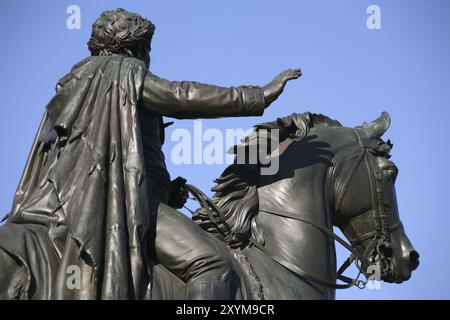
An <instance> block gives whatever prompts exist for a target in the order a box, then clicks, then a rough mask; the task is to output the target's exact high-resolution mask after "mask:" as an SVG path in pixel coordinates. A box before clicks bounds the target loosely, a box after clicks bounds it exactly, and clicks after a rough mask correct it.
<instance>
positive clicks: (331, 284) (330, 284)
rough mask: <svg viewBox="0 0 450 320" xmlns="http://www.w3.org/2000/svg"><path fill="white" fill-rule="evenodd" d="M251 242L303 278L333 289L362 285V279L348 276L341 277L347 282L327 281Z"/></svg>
mask: <svg viewBox="0 0 450 320" xmlns="http://www.w3.org/2000/svg"><path fill="white" fill-rule="evenodd" d="M250 242H251V243H252V244H253V245H254V246H255V247H257V248H258V249H259V250H261V251H262V252H263V253H265V254H266V255H267V256H269V257H271V258H272V259H273V260H274V261H275V262H277V263H278V264H280V265H281V266H283V267H285V268H286V269H288V270H290V271H292V272H293V273H295V274H297V275H299V276H301V277H302V278H305V279H306V280H309V281H311V282H314V283H316V284H319V285H321V286H324V287H328V288H332V289H348V288H350V287H352V286H355V285H356V286H358V287H359V286H360V281H361V280H358V279H350V278H348V277H342V278H340V279H339V280H342V281H344V282H347V283H346V284H338V283H334V282H330V281H326V280H323V279H320V278H318V277H316V276H314V275H312V274H311V273H309V272H308V271H306V270H303V269H302V268H300V267H299V266H297V265H296V264H293V263H291V262H289V261H287V260H286V259H283V258H281V257H279V256H278V255H277V254H275V253H273V252H269V251H268V250H267V249H266V248H265V247H263V246H262V245H260V244H259V243H258V242H256V241H253V240H252V239H250ZM362 282H363V281H362Z"/></svg>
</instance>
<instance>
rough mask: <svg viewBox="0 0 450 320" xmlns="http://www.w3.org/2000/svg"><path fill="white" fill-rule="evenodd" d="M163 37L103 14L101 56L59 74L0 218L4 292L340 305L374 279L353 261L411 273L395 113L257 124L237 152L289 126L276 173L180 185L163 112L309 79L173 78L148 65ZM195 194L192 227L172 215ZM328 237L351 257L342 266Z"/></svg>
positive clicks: (134, 19)
mask: <svg viewBox="0 0 450 320" xmlns="http://www.w3.org/2000/svg"><path fill="white" fill-rule="evenodd" d="M153 32H154V26H153V24H152V23H151V22H150V21H148V20H146V19H144V18H142V17H141V16H139V15H137V14H134V13H130V12H127V11H125V10H123V9H117V10H114V11H108V12H104V13H103V14H102V15H101V16H100V18H99V19H98V20H97V21H96V22H95V23H94V25H93V30H92V36H91V39H90V41H89V43H88V46H89V49H90V51H91V54H92V56H91V57H88V58H87V59H85V60H83V61H81V62H79V63H78V64H76V65H75V66H74V67H73V68H72V70H71V72H70V73H69V74H67V75H66V76H64V77H63V78H62V79H61V80H60V81H59V82H58V84H57V87H56V94H55V96H54V97H53V98H52V100H51V101H50V102H49V104H48V105H47V109H46V112H45V114H44V117H43V120H42V122H41V125H40V127H39V130H38V133H37V135H36V138H35V141H34V143H33V146H32V150H31V152H30V155H29V158H28V161H27V164H26V167H25V170H24V173H23V175H22V178H21V181H20V183H19V186H18V188H17V191H16V194H15V197H14V202H13V207H12V210H11V212H10V213H9V214H8V215H7V216H6V217H5V219H6V223H5V224H4V225H2V226H0V274H2V277H1V278H0V298H1V299H324V298H325V299H329V298H334V289H335V288H340V287H349V286H352V285H364V282H363V281H362V280H359V279H350V278H347V277H345V276H343V274H342V273H343V270H344V269H345V267H346V266H347V265H348V264H349V263H351V262H353V261H355V262H356V263H357V264H358V266H359V270H360V271H361V273H363V274H364V275H366V276H368V272H367V270H368V267H370V266H372V265H374V266H376V267H377V270H380V275H381V277H382V279H383V280H385V281H389V282H401V281H403V280H407V279H408V278H409V277H410V275H411V271H412V270H414V269H415V268H416V267H417V266H418V253H417V252H416V251H415V250H414V249H413V248H412V246H411V244H410V242H409V240H408V238H407V237H406V235H405V233H404V230H403V227H402V225H401V222H400V219H399V216H398V211H397V205H396V197H395V189H394V182H395V176H396V172H397V169H396V167H395V165H394V164H393V163H392V162H390V161H389V160H388V158H389V152H390V149H391V146H392V145H391V144H390V142H389V141H388V142H384V141H383V140H381V135H382V134H383V133H384V132H385V131H386V130H387V128H388V126H389V117H388V115H387V114H383V116H382V117H381V118H380V119H378V120H376V121H374V122H372V123H370V124H368V125H364V126H362V127H358V128H354V129H353V128H344V127H342V126H341V125H340V124H339V123H338V122H337V121H333V120H331V119H329V118H327V117H325V116H321V115H315V114H310V113H304V114H293V115H291V116H289V117H285V118H281V119H278V120H277V121H274V122H270V123H264V124H261V125H257V126H256V129H255V131H254V133H253V134H251V135H250V136H249V137H247V139H246V140H245V142H244V143H243V144H242V145H238V146H236V147H235V149H234V150H233V152H237V150H239V149H240V148H241V149H243V150H244V152H245V151H246V150H247V149H249V147H250V146H252V145H257V146H259V147H266V145H264V144H265V143H267V142H268V141H269V140H270V139H272V138H273V137H274V136H275V132H279V133H280V135H279V138H280V145H279V148H278V150H275V151H274V150H272V151H273V152H272V153H271V154H270V157H277V158H278V159H279V162H280V170H279V171H278V173H277V174H275V175H270V176H269V175H268V176H263V175H260V174H259V172H260V169H261V167H262V166H263V165H262V164H260V163H256V164H246V163H238V162H236V163H235V164H233V165H231V166H230V167H228V168H227V169H226V170H225V171H224V173H223V174H222V176H221V177H220V178H219V179H218V180H217V182H218V183H217V185H216V186H215V187H214V190H215V191H216V194H215V196H214V198H213V200H211V199H209V198H207V197H206V196H204V195H203V194H202V193H201V192H200V191H199V190H197V189H196V188H195V187H193V186H190V185H185V180H183V179H181V178H177V179H175V180H174V181H171V180H170V175H169V173H168V172H167V169H166V166H165V160H164V155H163V153H162V151H161V147H162V144H163V142H164V128H165V126H166V124H164V123H163V121H162V116H168V117H174V118H178V119H184V118H217V117H225V116H251V115H262V113H263V111H264V108H266V107H267V106H269V105H270V104H271V103H272V102H273V101H274V100H276V99H277V97H278V96H279V95H280V94H281V93H282V91H283V89H284V87H285V85H286V83H287V82H288V81H289V80H291V79H296V78H298V77H300V75H301V72H300V70H287V71H285V72H283V73H281V74H280V75H279V76H277V77H276V78H275V79H274V80H273V81H272V82H270V83H269V84H268V85H266V86H264V87H256V86H242V87H231V88H221V87H217V86H213V85H206V84H200V83H197V82H186V81H182V82H174V81H167V80H164V79H161V78H159V77H157V76H155V75H153V74H152V73H150V72H149V71H148V68H149V64H150V57H149V53H150V44H151V38H152V35H153ZM263 132H265V133H267V132H268V134H265V138H266V140H267V141H264V139H261V136H262V133H263ZM247 151H248V150H247ZM369 186H370V187H369ZM186 189H188V190H189V191H191V192H192V193H193V194H194V195H195V196H196V197H197V198H198V199H199V200H200V201H201V203H202V204H203V206H204V207H203V208H200V209H198V210H197V211H196V212H195V214H194V216H193V220H190V219H188V218H187V217H185V216H184V215H183V214H181V213H180V212H178V211H177V210H176V209H174V208H180V207H181V206H182V205H183V204H184V202H185V201H186ZM333 225H335V226H338V227H339V228H341V230H342V231H343V232H344V234H345V235H346V237H347V238H348V239H349V241H350V245H347V244H346V243H344V242H343V240H342V239H340V238H337V236H336V235H334V234H333V233H332V232H331V231H330V230H331V229H332V226H333ZM330 239H336V240H338V241H339V242H342V243H343V244H344V245H345V246H346V247H347V248H348V249H349V250H350V251H351V252H352V255H351V257H350V258H349V260H348V261H346V263H345V264H344V266H343V267H342V268H341V270H339V271H338V272H336V265H335V251H334V243H333V242H332V241H330ZM71 270H79V271H80V275H81V285H80V286H79V287H77V288H73V287H71V286H69V285H68V280H69V279H68V278H69V277H70V276H71ZM337 278H339V279H340V280H343V281H344V284H341V285H336V279H337Z"/></svg>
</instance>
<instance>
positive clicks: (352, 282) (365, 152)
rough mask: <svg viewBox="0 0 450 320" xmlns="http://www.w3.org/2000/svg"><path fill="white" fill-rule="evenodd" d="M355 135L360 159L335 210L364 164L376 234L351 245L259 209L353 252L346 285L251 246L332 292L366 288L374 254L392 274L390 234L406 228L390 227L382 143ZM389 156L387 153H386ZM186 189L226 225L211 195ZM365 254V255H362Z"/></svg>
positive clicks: (291, 215) (340, 273)
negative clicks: (352, 267) (388, 250)
mask: <svg viewBox="0 0 450 320" xmlns="http://www.w3.org/2000/svg"><path fill="white" fill-rule="evenodd" d="M354 132H355V134H356V136H357V138H358V142H359V146H360V150H361V151H360V153H359V155H358V157H357V160H356V161H355V162H354V164H353V166H352V167H351V169H350V171H349V174H348V175H347V177H346V179H345V181H344V184H343V186H342V188H341V190H340V193H339V194H338V195H337V197H336V201H335V211H336V212H337V211H338V210H339V208H340V205H341V203H342V200H343V198H344V196H345V193H346V190H347V189H348V187H349V185H350V183H351V182H352V180H353V177H354V175H355V172H356V171H357V169H358V168H359V167H360V165H363V164H364V165H365V166H366V168H367V171H368V177H369V185H370V192H371V197H372V210H371V211H369V214H371V215H372V217H371V218H372V219H373V220H374V221H375V225H376V228H375V230H373V231H370V232H368V233H366V234H363V235H361V236H358V237H355V238H352V239H349V241H350V243H347V242H346V241H345V240H344V239H342V238H341V237H339V236H338V235H337V234H336V233H334V232H333V231H331V230H330V229H328V228H326V227H323V226H320V225H318V224H317V223H315V222H314V221H311V220H309V219H307V218H304V217H299V215H298V214H297V213H296V212H290V211H285V210H281V209H276V210H267V209H259V211H260V212H264V213H267V214H271V215H275V216H279V217H284V218H288V219H292V220H296V221H299V222H302V223H306V224H308V225H311V226H312V227H314V228H315V229H317V230H319V231H320V232H322V233H323V234H324V235H326V236H327V237H328V238H330V239H333V240H335V241H337V242H338V243H339V244H341V245H342V246H343V247H344V248H345V249H347V250H348V251H349V252H350V256H349V257H348V258H347V259H346V260H345V261H344V262H343V263H342V265H341V267H340V268H339V269H338V271H337V275H336V277H337V279H338V280H340V281H342V282H344V283H343V284H339V283H333V282H330V281H327V280H324V279H321V278H319V277H316V276H315V275H313V274H312V273H310V272H309V271H306V270H304V269H303V268H301V267H300V266H298V265H296V264H293V263H291V262H290V261H288V260H286V259H285V258H283V257H280V256H279V255H278V254H277V253H274V252H269V250H268V249H267V248H266V247H264V246H263V245H261V244H260V243H258V242H257V241H255V240H254V239H252V238H251V239H250V244H251V245H253V246H255V247H257V248H258V249H259V250H261V251H262V252H264V253H265V254H266V255H268V256H270V257H271V258H272V259H273V260H275V261H276V262H277V263H278V264H280V265H282V266H283V267H285V268H286V269H288V270H290V271H292V272H294V273H295V274H297V275H299V276H301V277H303V278H304V279H306V280H308V281H310V282H313V283H316V284H319V285H321V286H324V287H328V288H332V289H347V288H351V287H353V286H356V287H358V288H360V289H363V288H365V286H366V284H367V283H368V281H369V276H370V275H368V274H367V272H366V271H365V270H363V268H364V265H365V264H367V263H368V262H369V260H368V258H369V256H370V255H373V254H374V253H376V254H377V256H378V263H379V266H378V267H379V270H380V272H381V275H382V276H386V275H388V273H389V272H390V271H389V270H390V266H391V263H392V262H391V258H390V257H389V256H386V254H385V249H386V248H388V247H389V246H390V233H391V232H392V231H394V230H397V229H399V228H401V227H402V223H401V222H400V221H397V222H395V223H394V224H392V225H388V223H387V221H386V218H387V216H388V215H389V214H390V213H391V211H392V210H391V209H390V208H388V207H387V206H385V200H386V199H385V198H386V195H387V192H386V190H384V188H383V175H382V172H381V171H380V168H379V167H378V165H377V164H376V162H375V155H376V153H377V151H376V150H377V147H378V146H379V144H377V143H378V142H379V140H378V141H375V139H373V138H370V137H368V136H367V134H366V133H365V131H364V130H362V129H361V128H358V127H357V128H355V129H354ZM384 155H385V156H386V154H384ZM185 187H186V189H187V190H188V191H190V192H191V193H192V194H193V195H194V197H195V199H196V200H198V201H199V202H200V204H201V205H202V207H203V208H205V209H206V210H207V211H208V212H209V214H208V215H209V219H211V221H213V222H216V223H217V222H218V221H216V220H217V219H215V217H214V214H213V213H214V212H216V213H217V214H218V215H219V219H220V220H221V221H222V222H224V215H223V213H222V211H221V210H220V208H218V207H217V206H216V205H215V203H214V201H213V200H211V199H210V198H209V197H208V196H206V195H205V194H204V193H203V192H201V191H200V190H199V189H198V188H196V187H194V186H192V185H188V184H187V185H185ZM367 240H370V242H369V243H368V245H367V247H366V249H365V250H364V252H359V250H358V249H356V246H355V244H358V243H362V242H364V241H367ZM361 253H362V254H361ZM353 262H355V265H356V268H357V270H358V273H357V275H356V277H355V278H350V277H347V276H344V275H343V273H344V272H345V270H347V268H348V267H349V266H350V265H351V264H352V263H353ZM361 275H363V276H364V277H365V279H364V280H362V279H360V277H361Z"/></svg>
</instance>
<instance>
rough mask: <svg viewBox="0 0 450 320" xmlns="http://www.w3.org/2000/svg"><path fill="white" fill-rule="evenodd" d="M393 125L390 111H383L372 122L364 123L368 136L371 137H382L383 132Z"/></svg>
mask: <svg viewBox="0 0 450 320" xmlns="http://www.w3.org/2000/svg"><path fill="white" fill-rule="evenodd" d="M390 125H391V117H390V116H389V113H387V112H385V111H383V112H382V113H381V116H380V117H379V118H378V119H376V120H374V121H372V122H370V123H367V124H366V123H364V124H363V126H362V129H364V131H365V132H366V133H367V136H368V137H370V138H375V139H376V138H381V137H382V136H383V134H384V133H385V132H386V131H387V130H388V129H389V126H390Z"/></svg>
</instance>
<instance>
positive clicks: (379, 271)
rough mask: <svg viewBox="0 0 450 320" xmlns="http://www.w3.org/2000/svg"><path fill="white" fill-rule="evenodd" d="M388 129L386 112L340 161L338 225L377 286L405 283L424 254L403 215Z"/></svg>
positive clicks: (360, 132) (362, 130) (335, 178)
mask: <svg viewBox="0 0 450 320" xmlns="http://www.w3.org/2000/svg"><path fill="white" fill-rule="evenodd" d="M389 125H390V117H389V114H388V113H386V112H384V113H383V114H382V115H381V116H380V117H379V118H378V119H376V120H374V121H372V122H370V123H368V124H363V125H362V126H359V127H356V128H354V130H353V132H354V135H355V138H356V139H354V140H353V141H356V143H353V144H351V145H347V146H346V147H344V148H342V150H341V151H340V152H338V153H337V155H336V156H335V161H334V165H333V166H334V167H333V169H332V172H333V174H332V179H331V180H332V189H333V191H334V192H333V193H332V196H333V198H334V201H333V202H334V214H333V221H334V224H335V225H337V226H338V227H339V228H340V229H341V230H342V232H343V233H344V235H345V236H346V237H347V239H349V241H350V243H351V245H352V246H353V247H354V248H355V249H356V251H357V252H358V255H359V257H358V258H359V259H361V263H362V264H363V266H364V268H363V270H368V273H369V274H371V273H374V274H375V276H378V279H377V280H380V279H381V280H384V281H387V282H396V283H401V282H403V281H405V280H408V279H409V278H410V276H411V273H412V271H413V270H415V269H416V268H417V267H418V265H419V254H418V252H417V251H416V250H414V248H413V246H412V245H411V242H410V240H409V239H408V237H407V236H406V234H405V231H404V228H403V225H402V223H401V220H400V217H399V213H398V206H397V197H396V193H395V180H396V178H397V174H398V168H397V166H396V165H395V164H394V162H392V161H391V160H389V158H390V151H391V148H392V144H391V142H390V141H389V140H388V141H383V140H382V139H381V137H382V136H383V134H384V133H385V132H386V131H387V130H388V128H389ZM371 266H372V267H371ZM374 266H375V267H374ZM375 278H376V277H375Z"/></svg>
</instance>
